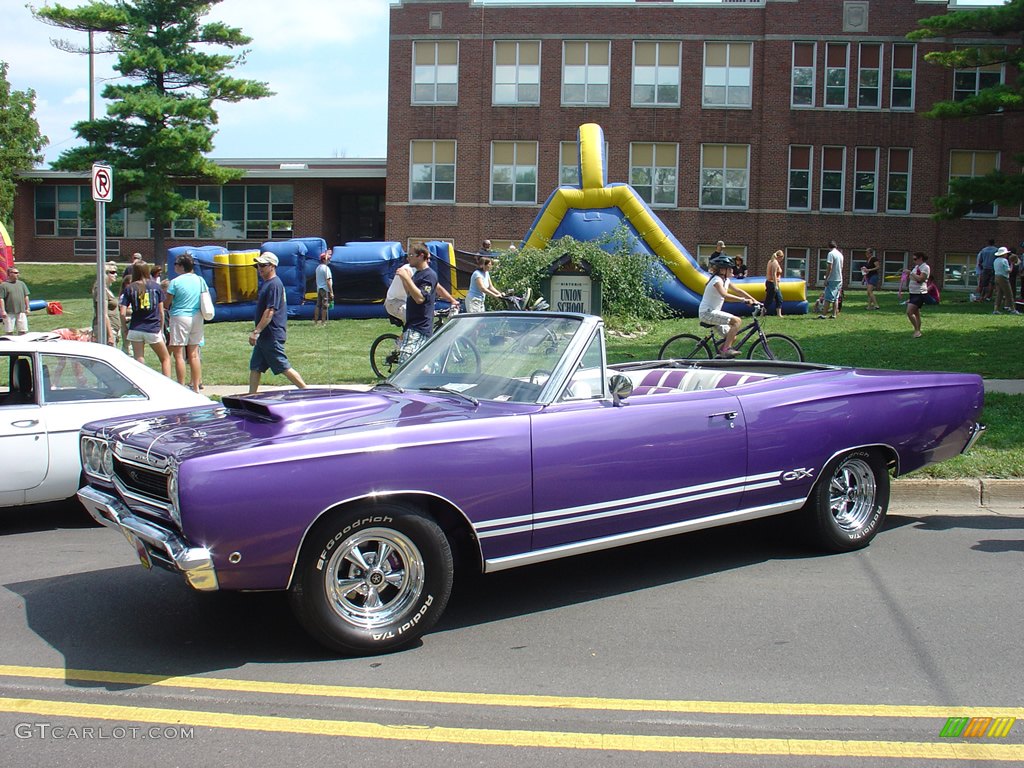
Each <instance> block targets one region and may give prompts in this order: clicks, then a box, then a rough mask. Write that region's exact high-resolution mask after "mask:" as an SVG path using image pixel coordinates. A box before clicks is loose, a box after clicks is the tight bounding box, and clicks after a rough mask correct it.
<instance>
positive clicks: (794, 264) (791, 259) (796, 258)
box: [782, 248, 811, 281]
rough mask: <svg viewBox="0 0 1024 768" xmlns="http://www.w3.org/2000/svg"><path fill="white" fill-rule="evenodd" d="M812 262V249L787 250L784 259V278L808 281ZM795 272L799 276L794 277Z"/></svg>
mask: <svg viewBox="0 0 1024 768" xmlns="http://www.w3.org/2000/svg"><path fill="white" fill-rule="evenodd" d="M810 260H811V249H810V248H786V249H785V255H784V256H783V257H782V276H783V277H799V278H800V279H802V280H805V281H806V280H807V275H808V268H809V266H808V265H809V264H810ZM793 272H796V273H797V274H795V275H794V274H792V273H793Z"/></svg>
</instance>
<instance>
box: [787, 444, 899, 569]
mask: <svg viewBox="0 0 1024 768" xmlns="http://www.w3.org/2000/svg"><path fill="white" fill-rule="evenodd" d="M888 509H889V472H888V468H887V465H886V460H885V455H884V454H883V453H881V452H880V451H879V450H868V449H863V448H860V449H856V450H853V451H849V452H848V453H846V454H844V455H842V456H839V457H838V458H836V459H834V460H833V461H832V462H831V463H830V464H829V466H828V468H826V469H825V470H824V471H823V472H822V475H821V478H820V479H819V482H817V483H815V485H814V488H813V489H812V490H811V494H810V496H809V497H808V498H807V504H806V505H805V506H804V512H803V513H804V515H805V517H806V519H807V522H808V523H809V526H808V529H807V532H808V534H810V536H811V538H812V539H813V540H814V541H815V542H816V543H817V544H818V545H819V546H821V547H823V548H824V549H826V550H828V551H830V552H851V551H853V550H855V549H860V548H861V547H866V546H867V545H868V544H869V543H870V542H871V540H872V539H873V538H874V537H875V534H877V533H878V531H879V529H880V528H881V527H882V524H883V523H884V522H885V513H886V511H887V510H888Z"/></svg>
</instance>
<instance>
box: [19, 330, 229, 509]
mask: <svg viewBox="0 0 1024 768" xmlns="http://www.w3.org/2000/svg"><path fill="white" fill-rule="evenodd" d="M209 404H210V400H209V398H206V397H202V396H201V395H197V394H196V393H194V392H192V391H191V390H189V389H186V388H185V387H182V386H181V385H179V384H178V383H177V382H176V381H172V380H171V379H168V378H167V377H166V376H163V375H161V374H160V373H159V372H157V371H154V370H152V369H151V368H147V367H146V366H144V365H142V364H140V363H138V362H136V361H135V360H133V359H132V358H130V357H128V356H127V355H125V354H124V353H123V352H121V351H120V350H117V349H114V348H113V347H108V346H104V345H102V344H93V343H91V342H85V341H63V340H61V338H60V337H59V336H58V335H57V334H53V333H27V334H23V335H21V336H0V456H2V457H3V459H2V465H3V466H2V469H0V507H13V506H18V505H22V504H37V503H43V502H51V501H59V500H63V499H69V498H74V497H75V492H76V491H77V490H78V489H79V487H81V485H82V464H81V460H80V458H79V455H80V454H79V445H78V431H79V429H81V427H82V425H83V424H84V423H85V422H87V421H93V420H95V419H100V418H107V417H111V416H129V415H132V414H137V413H143V412H150V411H154V410H157V409H163V408H167V409H174V408H187V407H193V408H194V407H196V406H204V405H209Z"/></svg>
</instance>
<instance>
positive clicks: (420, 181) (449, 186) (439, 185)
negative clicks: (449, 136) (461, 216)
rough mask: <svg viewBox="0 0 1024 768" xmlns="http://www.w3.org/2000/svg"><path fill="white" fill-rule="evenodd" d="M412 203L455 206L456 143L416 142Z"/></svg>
mask: <svg viewBox="0 0 1024 768" xmlns="http://www.w3.org/2000/svg"><path fill="white" fill-rule="evenodd" d="M410 155H411V157H412V168H411V173H410V180H411V184H410V192H409V199H410V200H411V201H412V202H414V203H454V202H455V142H454V141H413V142H412V147H411V152H410Z"/></svg>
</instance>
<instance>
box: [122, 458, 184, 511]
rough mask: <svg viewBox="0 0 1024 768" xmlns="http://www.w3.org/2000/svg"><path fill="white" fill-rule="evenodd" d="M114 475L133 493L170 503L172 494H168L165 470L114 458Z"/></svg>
mask: <svg viewBox="0 0 1024 768" xmlns="http://www.w3.org/2000/svg"><path fill="white" fill-rule="evenodd" d="M114 475H115V476H116V477H117V479H118V480H120V481H121V483H122V484H123V485H124V487H125V489H126V490H128V491H129V492H131V493H137V494H139V495H142V496H147V497H149V498H151V499H156V500H158V501H161V502H163V503H165V504H166V503H170V500H171V498H170V496H168V495H167V475H166V474H165V473H164V472H159V471H157V470H153V469H149V468H148V467H140V466H139V465H138V464H132V463H129V462H125V461H122V460H121V459H119V458H117V457H115V458H114Z"/></svg>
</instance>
